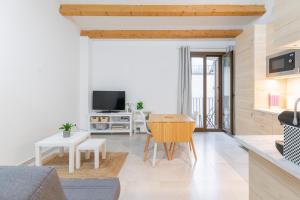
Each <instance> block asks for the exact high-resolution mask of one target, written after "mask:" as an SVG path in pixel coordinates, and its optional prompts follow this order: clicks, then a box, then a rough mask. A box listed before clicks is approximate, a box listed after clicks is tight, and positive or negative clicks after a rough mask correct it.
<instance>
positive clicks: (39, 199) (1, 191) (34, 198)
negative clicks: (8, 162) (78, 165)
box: [0, 166, 66, 200]
mask: <svg viewBox="0 0 300 200" xmlns="http://www.w3.org/2000/svg"><path fill="white" fill-rule="evenodd" d="M0 199H1V200H53V199H55V200H65V199H66V198H65V195H64V192H63V190H62V187H61V184H60V181H59V178H58V176H57V173H56V171H55V169H54V168H50V167H28V166H9V167H0Z"/></svg>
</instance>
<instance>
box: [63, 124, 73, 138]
mask: <svg viewBox="0 0 300 200" xmlns="http://www.w3.org/2000/svg"><path fill="white" fill-rule="evenodd" d="M75 126H76V124H71V123H69V122H67V123H65V124H62V125H61V127H60V128H59V129H60V130H63V137H64V138H66V137H70V135H71V129H72V128H73V127H75Z"/></svg>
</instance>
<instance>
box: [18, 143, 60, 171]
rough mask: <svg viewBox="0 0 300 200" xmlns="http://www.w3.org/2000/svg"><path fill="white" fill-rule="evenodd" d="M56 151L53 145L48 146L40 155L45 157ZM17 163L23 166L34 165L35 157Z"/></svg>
mask: <svg viewBox="0 0 300 200" xmlns="http://www.w3.org/2000/svg"><path fill="white" fill-rule="evenodd" d="M57 152H58V149H57V148H55V147H52V148H49V149H47V150H46V151H44V152H42V155H41V157H42V158H46V157H49V156H51V155H53V154H55V153H57ZM19 165H25V166H34V165H35V157H32V158H30V159H28V160H26V161H23V162H21V163H20V164H19Z"/></svg>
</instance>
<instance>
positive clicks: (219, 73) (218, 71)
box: [191, 52, 226, 132]
mask: <svg viewBox="0 0 300 200" xmlns="http://www.w3.org/2000/svg"><path fill="white" fill-rule="evenodd" d="M225 54H226V52H191V58H192V57H203V97H204V98H203V128H196V129H195V131H196V132H220V131H223V128H222V121H223V116H222V108H223V96H222V94H223V92H222V88H223V86H222V83H223V81H222V80H223V76H222V69H223V63H222V56H223V55H225ZM207 57H218V59H219V66H218V68H219V69H216V74H217V79H218V87H219V88H218V96H219V99H218V100H219V106H218V109H219V112H218V116H217V119H218V128H217V129H207V128H206V117H205V116H206V106H207V105H206V97H207V91H206V90H207V74H206V70H207V67H206V65H207V63H206V60H207Z"/></svg>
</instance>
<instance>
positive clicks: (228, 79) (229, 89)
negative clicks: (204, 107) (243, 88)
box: [222, 51, 233, 134]
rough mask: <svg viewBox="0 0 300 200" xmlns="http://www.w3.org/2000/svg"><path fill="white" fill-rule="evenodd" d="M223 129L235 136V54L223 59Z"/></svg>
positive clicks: (227, 55) (225, 56)
mask: <svg viewBox="0 0 300 200" xmlns="http://www.w3.org/2000/svg"><path fill="white" fill-rule="evenodd" d="M222 99H223V101H222V102H223V103H222V129H223V130H224V131H225V132H227V133H230V134H233V52H232V51H231V52H229V53H227V54H225V55H224V56H223V57H222Z"/></svg>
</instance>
